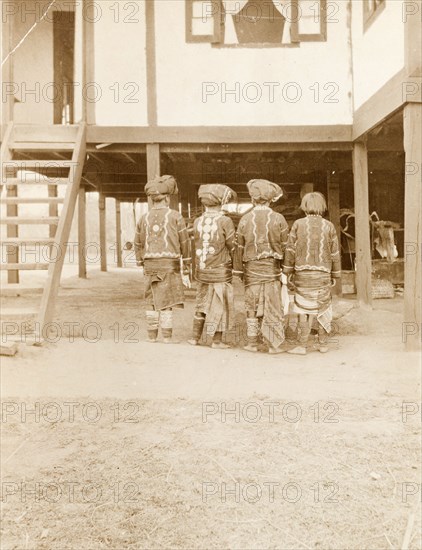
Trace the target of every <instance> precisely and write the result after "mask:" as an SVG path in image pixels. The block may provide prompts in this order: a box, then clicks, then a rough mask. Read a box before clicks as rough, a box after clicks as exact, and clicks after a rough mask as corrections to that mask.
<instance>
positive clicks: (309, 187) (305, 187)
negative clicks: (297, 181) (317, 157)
mask: <svg viewBox="0 0 422 550" xmlns="http://www.w3.org/2000/svg"><path fill="white" fill-rule="evenodd" d="M313 190H314V184H313V183H302V185H301V186H300V198H301V199H303V197H304V196H305V195H306V193H312V192H313Z"/></svg>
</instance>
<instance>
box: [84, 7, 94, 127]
mask: <svg viewBox="0 0 422 550" xmlns="http://www.w3.org/2000/svg"><path fill="white" fill-rule="evenodd" d="M84 7H85V10H84V12H83V13H84V17H83V27H82V35H83V51H82V60H83V61H82V62H83V79H82V81H83V85H84V87H85V86H87V85H89V84H92V83H94V82H95V41H94V38H95V37H94V32H95V24H94V21H95V17H96V15H95V13H94V11H93V7H95V2H93V0H85V5H84ZM87 14H88V15H87ZM84 89H85V88H84ZM95 105H96V103H95V102H92V101H87V99H86V98H85V97H84V96H82V117H83V119H84V120H85V121H86V122H87V124H95V120H96V112H95Z"/></svg>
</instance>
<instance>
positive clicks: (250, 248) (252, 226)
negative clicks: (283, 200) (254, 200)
mask: <svg viewBox="0 0 422 550" xmlns="http://www.w3.org/2000/svg"><path fill="white" fill-rule="evenodd" d="M288 234H289V226H288V225H287V222H286V220H285V218H284V216H283V215H282V214H279V213H278V212H274V210H272V209H271V208H270V207H269V206H265V205H257V206H255V207H254V208H253V209H252V210H251V211H250V212H248V213H247V214H245V215H244V216H242V218H241V220H240V222H239V226H238V228H237V249H236V261H235V273H236V272H237V273H242V272H243V263H246V262H250V261H253V260H262V259H266V258H274V259H275V260H282V259H283V257H284V249H285V247H286V243H287V237H288Z"/></svg>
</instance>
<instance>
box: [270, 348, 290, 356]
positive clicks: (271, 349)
mask: <svg viewBox="0 0 422 550" xmlns="http://www.w3.org/2000/svg"><path fill="white" fill-rule="evenodd" d="M285 351H286V350H284V349H283V348H282V347H279V348H270V349H269V350H268V353H270V354H271V355H277V354H278V353H284V352H285Z"/></svg>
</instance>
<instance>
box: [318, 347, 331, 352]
mask: <svg viewBox="0 0 422 550" xmlns="http://www.w3.org/2000/svg"><path fill="white" fill-rule="evenodd" d="M318 351H319V352H320V353H328V351H329V349H328V346H318Z"/></svg>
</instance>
